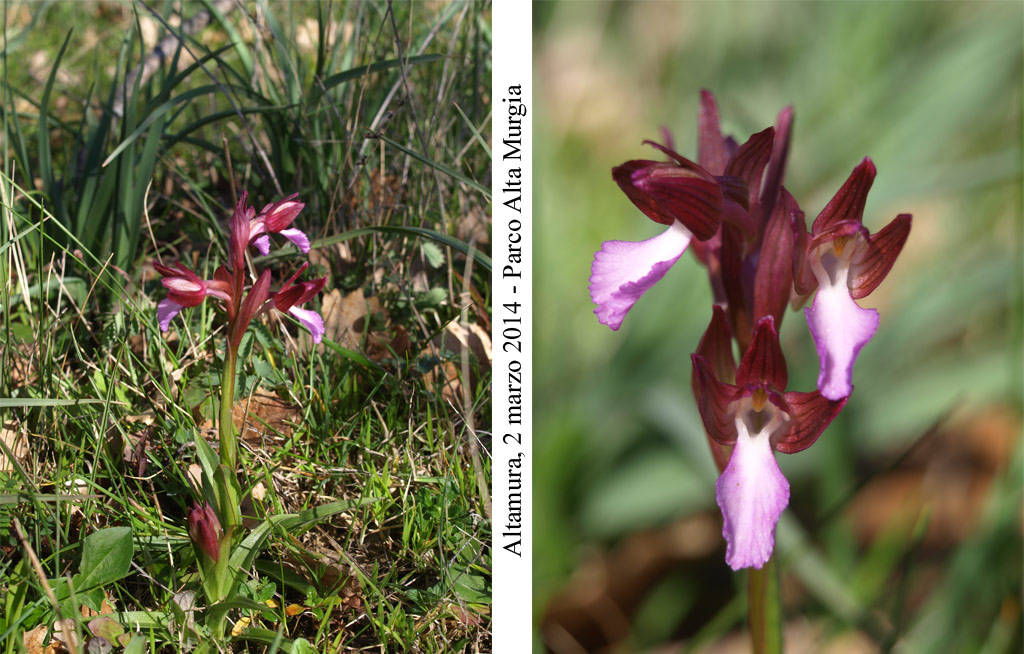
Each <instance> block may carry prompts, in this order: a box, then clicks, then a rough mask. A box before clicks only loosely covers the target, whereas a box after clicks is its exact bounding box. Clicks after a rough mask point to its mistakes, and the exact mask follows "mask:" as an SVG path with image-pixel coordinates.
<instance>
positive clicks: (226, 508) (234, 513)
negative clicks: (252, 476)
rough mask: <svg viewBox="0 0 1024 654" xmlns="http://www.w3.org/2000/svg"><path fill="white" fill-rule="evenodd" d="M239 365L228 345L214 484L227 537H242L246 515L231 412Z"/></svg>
mask: <svg viewBox="0 0 1024 654" xmlns="http://www.w3.org/2000/svg"><path fill="white" fill-rule="evenodd" d="M237 362H238V348H237V346H235V345H233V344H232V343H230V342H229V343H228V348H227V354H226V355H225V356H224V375H223V377H222V378H221V383H220V421H219V423H220V424H218V425H217V427H218V428H219V431H220V465H219V466H218V467H217V471H216V472H215V473H214V480H213V481H214V483H215V484H216V485H217V487H218V488H219V489H220V499H221V506H220V511H219V512H218V513H219V514H220V520H221V527H223V529H224V532H225V533H226V534H232V535H237V534H238V533H240V529H241V524H242V513H241V509H240V506H239V504H240V497H241V488H240V486H239V483H238V437H237V435H236V434H235V422H234V418H232V415H231V410H232V408H233V405H234V400H235V367H236V364H237Z"/></svg>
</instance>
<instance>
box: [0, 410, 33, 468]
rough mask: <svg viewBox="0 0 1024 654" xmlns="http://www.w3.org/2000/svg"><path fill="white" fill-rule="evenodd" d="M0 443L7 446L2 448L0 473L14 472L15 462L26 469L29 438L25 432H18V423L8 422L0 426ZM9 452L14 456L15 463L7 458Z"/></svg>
mask: <svg viewBox="0 0 1024 654" xmlns="http://www.w3.org/2000/svg"><path fill="white" fill-rule="evenodd" d="M0 442H3V444H4V445H5V446H6V447H3V448H0V472H11V471H13V470H14V463H15V462H17V463H18V464H20V465H21V466H22V467H24V465H25V463H26V462H27V461H28V438H27V437H26V436H25V432H23V431H19V430H18V425H17V423H14V422H7V423H4V424H3V425H2V426H0ZM8 450H10V452H11V454H13V455H14V461H12V460H11V459H10V458H9V457H8V456H7V451H8Z"/></svg>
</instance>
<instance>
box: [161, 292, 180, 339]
mask: <svg viewBox="0 0 1024 654" xmlns="http://www.w3.org/2000/svg"><path fill="white" fill-rule="evenodd" d="M181 309H182V306H181V305H180V304H178V303H177V302H175V301H174V300H171V299H170V298H164V299H162V300H160V302H159V304H157V305H156V318H157V321H158V322H159V323H160V331H162V332H165V331H167V328H168V327H170V326H171V320H172V319H173V318H174V316H176V315H178V312H179V311H181Z"/></svg>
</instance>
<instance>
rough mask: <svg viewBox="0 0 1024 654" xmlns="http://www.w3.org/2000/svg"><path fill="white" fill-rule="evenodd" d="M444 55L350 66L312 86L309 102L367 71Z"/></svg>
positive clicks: (425, 60)
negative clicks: (355, 66)
mask: <svg viewBox="0 0 1024 654" xmlns="http://www.w3.org/2000/svg"><path fill="white" fill-rule="evenodd" d="M443 58H444V55H439V54H427V55H419V56H417V57H409V58H407V59H406V60H405V61H404V62H403V61H402V60H401V59H386V60H384V61H375V62H373V63H372V64H368V65H366V66H359V67H358V68H352V69H350V70H346V71H344V72H341V73H337V74H335V75H331V76H330V77H328V78H327V79H325V80H324V81H323V84H321V85H318V86H314V87H313V89H311V91H310V99H309V104H316V102H317V100H319V99H320V96H321V95H323V93H324V92H326V91H329V90H331V89H332V88H334V87H335V86H337V85H339V84H342V83H344V82H347V81H349V80H353V79H356V78H358V77H362V76H363V75H368V74H369V73H375V72H377V71H379V70H387V69H388V68H394V67H396V66H398V65H399V64H403V63H404V64H405V65H407V66H408V65H412V64H425V63H429V62H431V61H437V60H438V59H443Z"/></svg>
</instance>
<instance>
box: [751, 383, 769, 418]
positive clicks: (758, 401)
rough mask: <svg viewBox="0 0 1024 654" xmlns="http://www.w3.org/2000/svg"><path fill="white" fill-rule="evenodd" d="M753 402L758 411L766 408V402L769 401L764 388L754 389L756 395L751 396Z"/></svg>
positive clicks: (755, 409)
mask: <svg viewBox="0 0 1024 654" xmlns="http://www.w3.org/2000/svg"><path fill="white" fill-rule="evenodd" d="M750 401H751V403H752V404H753V405H754V411H757V412H758V413H760V412H761V409H763V408H764V404H765V402H767V401H768V394H767V393H765V392H764V389H763V388H759V389H757V390H756V391H754V395H753V396H752V397H751V398H750Z"/></svg>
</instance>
